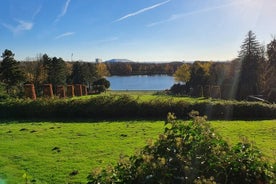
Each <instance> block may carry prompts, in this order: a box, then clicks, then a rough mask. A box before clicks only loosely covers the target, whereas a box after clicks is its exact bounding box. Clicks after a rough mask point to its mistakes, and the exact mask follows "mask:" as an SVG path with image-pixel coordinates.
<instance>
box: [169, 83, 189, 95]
mask: <svg viewBox="0 0 276 184" xmlns="http://www.w3.org/2000/svg"><path fill="white" fill-rule="evenodd" d="M170 92H171V93H172V94H174V95H184V94H188V92H189V88H188V86H187V85H185V84H180V83H178V84H174V85H173V86H172V87H171V88H170Z"/></svg>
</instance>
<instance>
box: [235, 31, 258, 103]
mask: <svg viewBox="0 0 276 184" xmlns="http://www.w3.org/2000/svg"><path fill="white" fill-rule="evenodd" d="M260 58H261V47H260V43H259V42H258V41H257V39H256V35H255V34H254V33H253V32H252V31H249V32H248V34H247V35H246V38H245V40H244V42H243V44H242V45H241V50H240V52H239V59H240V61H241V71H240V80H239V84H238V94H237V98H238V99H245V98H246V97H247V96H248V95H257V94H258V93H259V76H260V70H259V69H258V66H259V61H260Z"/></svg>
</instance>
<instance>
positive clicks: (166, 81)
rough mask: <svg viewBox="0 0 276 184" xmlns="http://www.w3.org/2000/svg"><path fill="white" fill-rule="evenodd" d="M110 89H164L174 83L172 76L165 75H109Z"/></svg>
mask: <svg viewBox="0 0 276 184" xmlns="http://www.w3.org/2000/svg"><path fill="white" fill-rule="evenodd" d="M107 80H109V81H110V84H111V86H110V89H111V90H165V89H170V87H171V86H172V85H173V84H174V79H173V77H172V76H167V75H153V76H149V75H136V76H111V77H107Z"/></svg>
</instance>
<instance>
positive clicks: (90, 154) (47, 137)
mask: <svg viewBox="0 0 276 184" xmlns="http://www.w3.org/2000/svg"><path fill="white" fill-rule="evenodd" d="M211 123H212V126H213V127H214V128H215V129H216V130H217V131H218V132H219V133H220V134H221V135H222V137H223V138H224V139H225V140H227V141H228V142H229V143H230V144H235V143H237V142H239V141H240V140H241V139H244V138H243V137H247V139H248V140H249V141H253V142H255V144H256V145H257V147H258V148H259V149H260V150H261V151H262V152H263V153H264V154H265V156H266V157H267V158H268V159H269V161H271V162H272V163H274V162H275V150H276V132H275V131H276V120H269V121H214V122H211ZM163 125H164V124H163V122H162V121H152V122H149V121H128V122H115V121H112V122H98V123H95V122H70V123H65V122H2V123H0V161H1V162H0V183H1V180H5V181H6V183H24V181H25V180H24V178H23V175H24V173H25V174H26V175H27V180H28V182H29V183H31V182H33V183H86V177H87V175H88V174H89V172H91V170H92V169H95V168H97V167H106V166H107V165H109V164H114V163H115V162H116V161H117V160H118V159H119V157H120V155H121V154H123V155H132V154H134V153H135V150H137V149H139V148H142V147H143V146H144V145H146V141H147V140H148V139H150V138H152V139H156V138H157V136H158V134H159V133H161V132H163ZM1 184H2V183H1Z"/></svg>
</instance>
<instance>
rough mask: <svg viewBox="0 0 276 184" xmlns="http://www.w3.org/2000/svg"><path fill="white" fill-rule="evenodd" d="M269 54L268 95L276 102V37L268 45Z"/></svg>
mask: <svg viewBox="0 0 276 184" xmlns="http://www.w3.org/2000/svg"><path fill="white" fill-rule="evenodd" d="M267 56H268V67H267V68H268V74H267V77H266V78H267V80H266V83H267V86H266V89H267V96H268V97H269V99H270V100H271V101H273V102H276V95H275V93H276V39H275V38H274V39H273V40H272V41H271V42H270V43H269V44H268V45H267Z"/></svg>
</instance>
